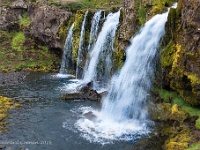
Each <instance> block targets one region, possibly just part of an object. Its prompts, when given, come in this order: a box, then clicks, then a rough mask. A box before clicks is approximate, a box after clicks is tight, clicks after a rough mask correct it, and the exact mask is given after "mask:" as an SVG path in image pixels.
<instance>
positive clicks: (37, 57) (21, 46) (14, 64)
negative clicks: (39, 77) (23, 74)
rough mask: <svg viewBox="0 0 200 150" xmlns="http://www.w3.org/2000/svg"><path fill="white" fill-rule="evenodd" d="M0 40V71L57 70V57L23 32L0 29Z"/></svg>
mask: <svg viewBox="0 0 200 150" xmlns="http://www.w3.org/2000/svg"><path fill="white" fill-rule="evenodd" d="M0 41H1V43H0V47H1V51H0V60H1V61H0V72H8V71H21V70H31V71H57V70H58V68H57V67H59V62H60V61H59V58H58V57H57V56H55V55H54V54H52V53H51V52H50V51H49V50H48V48H47V47H46V46H42V45H38V44H36V43H35V42H34V40H32V39H30V38H28V37H25V36H24V34H23V32H17V33H14V32H10V33H8V32H6V31H0Z"/></svg>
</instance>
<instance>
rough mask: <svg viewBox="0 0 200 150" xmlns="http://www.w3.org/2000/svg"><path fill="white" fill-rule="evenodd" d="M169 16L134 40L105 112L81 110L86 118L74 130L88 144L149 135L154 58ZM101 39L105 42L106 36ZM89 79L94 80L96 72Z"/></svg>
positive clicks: (159, 18) (114, 80)
mask: <svg viewBox="0 0 200 150" xmlns="http://www.w3.org/2000/svg"><path fill="white" fill-rule="evenodd" d="M115 15H116V14H115ZM167 16H168V13H163V14H159V15H156V16H154V17H153V18H152V19H151V20H149V21H148V22H147V23H146V24H145V25H144V27H143V28H142V29H141V30H140V31H139V33H138V34H137V35H136V36H135V37H134V38H132V39H131V45H130V46H129V47H128V48H127V50H126V56H127V57H126V61H125V63H124V66H123V67H122V69H121V70H120V72H119V73H118V74H116V75H115V76H114V77H113V78H112V81H111V85H110V89H109V91H108V95H107V96H106V97H105V98H104V99H103V102H102V109H101V110H100V111H98V110H94V109H92V108H90V109H88V108H82V109H83V114H84V115H83V116H82V118H81V119H79V120H78V121H77V123H76V124H75V126H76V128H77V129H78V130H79V131H81V133H82V134H81V135H82V136H83V137H84V138H86V139H87V140H90V141H91V142H100V143H102V144H105V143H110V142H112V141H115V140H117V141H118V140H125V141H129V140H135V139H137V138H138V137H140V136H141V135H146V134H148V133H149V132H150V129H149V125H151V123H152V122H151V121H149V120H148V115H147V108H146V102H147V100H148V94H149V89H150V87H151V79H152V78H153V75H154V64H155V55H156V52H157V48H158V47H159V42H160V40H161V37H162V36H163V35H164V33H165V23H166V21H167ZM113 19H114V18H113ZM115 19H116V18H115ZM115 19H114V20H115ZM112 22H114V21H112ZM116 25H117V23H116ZM107 27H108V26H107ZM108 28H109V29H110V27H108ZM101 37H102V38H105V37H104V36H103V35H101ZM96 47H98V48H100V46H99V45H97V46H96ZM97 51H98V49H97V50H95V53H93V54H92V55H94V56H93V57H94V58H95V59H98V57H97V56H96V55H97V54H96V53H98V52H97ZM99 51H100V50H99ZM96 57H97V58H96ZM94 58H93V59H94ZM92 61H93V62H92V63H91V66H90V67H91V68H92V67H93V68H95V67H96V66H95V65H96V64H95V63H94V62H95V60H92ZM91 70H92V69H91ZM88 76H89V77H90V78H93V76H94V71H92V72H91V73H88Z"/></svg>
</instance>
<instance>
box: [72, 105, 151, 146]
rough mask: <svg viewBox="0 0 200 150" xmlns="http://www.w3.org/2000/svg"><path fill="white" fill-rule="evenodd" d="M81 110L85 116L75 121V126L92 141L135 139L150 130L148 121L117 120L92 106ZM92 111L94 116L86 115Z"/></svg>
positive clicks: (111, 141)
mask: <svg viewBox="0 0 200 150" xmlns="http://www.w3.org/2000/svg"><path fill="white" fill-rule="evenodd" d="M80 110H82V114H83V116H82V118H81V119H79V120H78V121H77V122H76V123H75V128H77V129H78V130H79V131H80V132H81V136H82V137H83V138H85V139H87V140H88V141H90V142H97V143H101V144H109V143H113V142H114V141H133V140H135V139H137V138H139V137H140V136H142V135H147V134H148V133H149V132H150V130H149V129H148V128H147V125H146V122H144V123H142V122H140V121H138V120H131V119H130V120H125V121H122V122H117V121H116V120H113V119H112V118H110V117H108V116H106V114H103V113H102V112H100V111H97V110H94V109H92V108H91V107H83V108H81V109H80ZM91 112H92V115H93V116H95V117H94V118H92V119H91V118H90V117H88V118H87V117H85V115H86V114H87V113H91Z"/></svg>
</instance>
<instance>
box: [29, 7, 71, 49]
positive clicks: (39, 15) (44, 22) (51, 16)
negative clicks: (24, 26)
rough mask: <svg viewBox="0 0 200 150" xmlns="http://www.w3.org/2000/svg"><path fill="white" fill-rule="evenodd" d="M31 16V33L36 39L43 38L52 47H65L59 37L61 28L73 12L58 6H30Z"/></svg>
mask: <svg viewBox="0 0 200 150" xmlns="http://www.w3.org/2000/svg"><path fill="white" fill-rule="evenodd" d="M29 13H30V18H31V20H32V23H31V27H30V30H29V31H28V34H30V35H31V36H32V37H34V38H35V39H38V40H41V41H42V42H44V43H45V44H46V45H48V46H49V47H50V48H60V49H62V48H63V43H62V41H61V39H60V37H59V29H60V27H61V25H62V24H63V22H64V21H67V20H68V19H69V17H70V15H71V13H69V12H67V11H66V10H63V9H59V8H58V7H56V6H47V5H44V6H41V7H30V9H29Z"/></svg>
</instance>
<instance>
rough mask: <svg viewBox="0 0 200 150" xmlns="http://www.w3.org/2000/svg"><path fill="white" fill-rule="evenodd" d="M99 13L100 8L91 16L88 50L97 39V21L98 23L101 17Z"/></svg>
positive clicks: (100, 11)
mask: <svg viewBox="0 0 200 150" xmlns="http://www.w3.org/2000/svg"><path fill="white" fill-rule="evenodd" d="M101 13H102V10H99V11H97V12H96V13H95V14H94V16H93V18H92V25H91V29H90V40H89V44H88V51H90V50H91V49H93V47H94V44H95V42H96V40H97V36H98V30H99V23H100V19H101Z"/></svg>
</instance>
